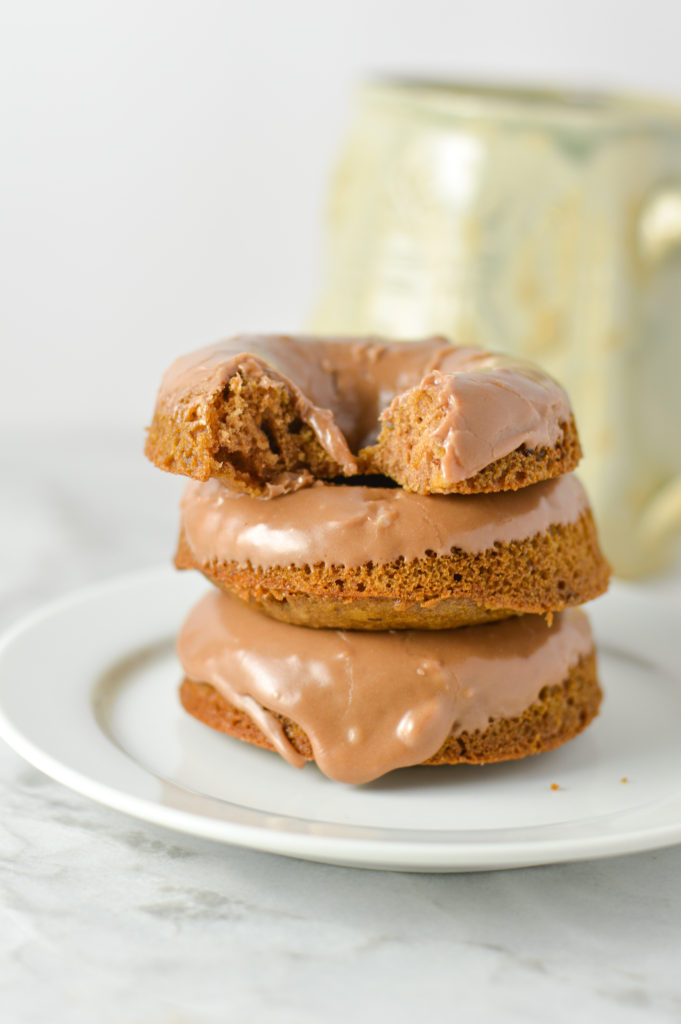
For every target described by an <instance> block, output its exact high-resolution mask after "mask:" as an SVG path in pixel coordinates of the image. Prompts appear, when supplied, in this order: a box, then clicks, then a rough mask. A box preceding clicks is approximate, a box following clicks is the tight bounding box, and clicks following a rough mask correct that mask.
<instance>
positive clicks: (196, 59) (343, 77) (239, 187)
mask: <svg viewBox="0 0 681 1024" xmlns="http://www.w3.org/2000/svg"><path fill="white" fill-rule="evenodd" d="M0 10H2V22H3V23H2V25H0V127H1V136H0V140H1V141H0V146H1V158H0V185H1V187H0V239H1V243H2V244H1V248H0V282H1V284H0V288H1V289H2V293H1V297H0V330H1V332H2V333H1V349H0V355H1V359H2V366H1V367H0V380H1V381H2V402H0V424H5V425H10V426H11V425H19V424H21V423H23V422H25V421H26V419H27V417H28V418H30V420H31V421H32V422H34V423H37V424H38V425H40V424H46V425H52V424H55V423H61V424H64V425H66V424H79V423H80V424H82V423H86V422H88V421H97V422H100V423H103V424H106V425H109V426H114V427H118V426H128V427H133V426H138V427H139V428H140V429H141V427H142V425H143V424H144V423H146V422H147V421H148V418H149V415H150V412H151V406H152V404H153V398H154V395H155V391H156V387H157V385H158V380H159V377H160V373H161V371H162V369H163V368H164V367H165V365H166V364H167V363H168V362H169V361H170V360H171V359H172V358H173V357H174V356H175V355H176V354H179V353H180V352H182V351H187V350H189V349H192V348H195V347H198V346H199V345H204V344H207V343H209V342H211V341H213V340H217V339H218V338H219V337H221V336H225V335H227V334H230V333H236V332H238V331H242V330H256V329H262V328H265V329H275V330H287V329H288V330H291V329H295V328H297V327H300V326H301V325H302V324H303V323H304V321H305V318H306V316H307V314H308V312H309V310H310V308H311V306H312V303H313V300H314V296H315V293H316V290H317V288H318V283H319V280H320V275H321V266H320V263H321V239H322V218H323V207H324V196H325V192H326V182H327V177H328V174H329V171H330V169H331V167H332V165H333V160H334V154H335V153H336V151H337V150H338V147H339V145H340V143H341V141H342V139H343V136H344V132H345V129H346V127H347V125H348V122H349V120H350V117H351V116H352V94H353V89H354V87H355V85H356V84H357V83H359V82H360V81H361V80H363V79H365V78H367V77H369V76H373V75H376V74H386V73H387V74H392V75H394V74H400V73H412V74H413V73H421V74H428V75H440V76H448V77H454V78H462V77H464V78H465V77H470V76H473V77H482V78H493V79H496V80H499V79H501V80H524V81H538V82H545V81H555V82H558V83H566V84H575V85H578V86H605V87H616V88H625V89H638V90H644V91H649V92H657V93H667V94H670V95H676V96H681V58H680V49H681V4H679V3H678V2H677V0H570V2H567V0H496V2H495V0H419V2H414V3H412V2H400V3H398V2H390V0H343V2H340V0H339V2H333V3H331V2H328V0H326V2H325V0H281V2H275V0H269V2H267V0H250V2H249V0H240V2H239V3H232V2H229V0H221V2H216V0H115V2H114V0H101V2H98V0H59V2H53V0H15V2H11V0H4V6H3V7H2V8H0Z"/></svg>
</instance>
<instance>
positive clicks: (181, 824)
mask: <svg viewBox="0 0 681 1024" xmlns="http://www.w3.org/2000/svg"><path fill="white" fill-rule="evenodd" d="M171 579H172V580H174V579H177V574H176V572H175V571H174V570H172V569H171V568H170V567H168V566H165V565H163V566H155V567H153V568H147V569H145V570H138V571H135V572H133V573H126V574H119V575H117V576H114V577H112V578H110V579H108V580H104V581H99V582H97V583H94V584H90V585H88V586H86V587H81V588H78V589H76V590H72V591H70V592H68V593H66V594H64V595H63V596H61V597H59V598H57V599H55V600H52V601H50V602H49V603H47V604H44V605H42V606H41V607H39V608H37V609H35V610H33V611H32V612H31V613H29V614H28V615H26V616H24V617H22V618H20V619H19V620H18V621H16V622H14V623H12V624H10V626H9V628H8V629H6V630H5V631H4V632H3V633H2V635H0V682H1V681H2V672H3V663H4V658H5V655H6V652H7V651H8V650H10V649H11V648H12V645H13V644H14V643H15V642H18V641H20V640H21V639H22V638H24V637H25V636H26V634H30V632H31V631H32V630H33V629H34V628H36V627H38V626H39V625H40V624H41V623H43V622H45V621H47V620H50V619H53V618H55V617H58V616H59V615H61V614H64V613H67V612H69V611H72V610H73V609H74V608H76V607H78V606H80V605H83V604H88V603H91V602H93V601H97V600H101V599H103V598H107V597H111V596H112V595H114V594H115V593H116V592H117V591H124V592H125V591H128V590H131V589H132V590H135V589H137V588H139V587H143V586H151V585H154V584H158V583H159V582H160V581H168V580H171ZM631 588H632V585H631V584H626V583H625V584H621V583H620V582H619V581H618V587H617V589H622V590H623V591H624V592H627V591H628V592H629V593H631ZM641 596H643V595H641ZM97 725H98V728H99V732H100V735H101V737H102V739H103V740H104V741H105V742H107V743H111V742H112V741H111V739H110V738H109V737H107V736H106V735H105V734H104V732H103V731H102V730H101V726H100V725H99V723H97ZM0 738H1V739H3V740H4V741H5V742H6V743H7V744H8V746H9V747H10V748H11V749H13V750H14V751H15V753H17V754H18V755H19V756H20V757H22V758H23V759H24V760H25V761H27V762H28V763H29V764H31V765H32V766H33V767H35V768H37V769H38V770H39V771H41V772H43V774H45V775H47V776H49V777H50V778H52V779H54V780H55V781H57V782H59V783H60V784H62V785H65V786H67V787H68V788H69V789H72V790H74V791H75V792H78V793H80V794H81V795H83V796H86V797H88V798H89V799H92V800H94V801H96V802H98V803H100V804H103V805H105V806H107V807H110V808H112V809H114V810H116V811H120V812H123V813H125V814H129V815H131V816H132V817H134V818H137V819H139V820H142V821H147V822H149V823H151V824H154V825H156V826H160V827H163V828H168V829H171V830H175V831H178V832H181V833H184V834H188V835H195V836H198V837H200V838H204V839H210V840H213V841H216V842H220V843H225V844H229V845H235V846H240V847H242V848H247V849H254V850H259V851H262V852H268V853H275V854H280V855H284V856H289V857H296V858H300V859H304V860H313V861H317V862H323V863H329V864H337V865H343V866H353V867H365V868H374V869H385V870H402V871H405V870H406V871H444V872H452V873H453V872H458V871H481V870H485V871H487V870H500V869H508V868H517V867H530V866H536V865H546V864H554V863H565V862H570V861H582V860H596V859H603V858H607V857H612V856H618V855H624V854H635V853H641V852H644V851H648V850H655V849H663V848H665V847H669V846H673V845H676V844H678V843H680V842H681V815H679V817H678V819H677V820H674V821H669V822H666V823H663V824H657V825H653V826H648V827H644V828H639V829H634V830H630V831H626V830H625V831H623V832H613V833H608V834H604V833H598V832H596V833H595V834H593V835H587V836H576V837H572V838H564V837H558V838H551V837H549V838H540V839H536V838H535V839H532V838H524V839H523V838H520V839H504V840H503V841H497V842H492V841H486V842H479V841H475V840H471V841H464V840H463V838H462V837H460V838H458V839H456V840H452V839H442V840H437V841H436V840H435V837H434V836H429V832H423V831H422V838H420V839H419V838H414V839H404V838H395V839H391V840H389V841H388V840H387V837H386V836H384V837H382V838H378V839H370V838H367V837H357V836H329V835H326V836H325V835H323V834H320V833H314V834H313V833H310V832H309V831H305V830H304V829H296V830H294V829H290V828H289V829H287V828H286V827H281V825H279V826H278V827H277V828H273V827H272V826H269V827H268V826H267V824H266V822H265V821H263V822H262V823H260V824H245V823H243V822H238V821H230V820H228V819H226V818H224V817H219V818H218V817H215V816H210V815H209V814H202V813H199V812H197V811H190V810H183V809H181V808H176V807H172V806H169V805H167V804H164V803H162V802H160V801H158V800H152V799H149V798H148V797H146V796H139V795H137V794H134V793H130V792H128V791H127V790H126V789H123V788H115V787H113V786H111V785H109V784H107V783H105V782H102V781H100V780H98V779H96V778H93V777H91V776H88V775H86V774H84V773H83V772H82V771H80V770H79V769H77V768H73V767H72V766H69V765H68V764H65V763H63V761H60V760H59V759H57V758H55V757H53V756H52V754H50V753H49V752H46V751H45V750H43V749H42V748H41V747H40V746H39V745H38V744H36V743H35V742H34V741H33V740H32V739H31V738H30V736H28V735H26V734H25V733H24V732H23V731H22V730H21V729H19V728H18V727H17V726H16V724H15V723H14V722H13V721H12V720H11V718H10V717H9V716H8V714H7V712H6V709H5V707H4V702H3V700H2V694H1V693H0ZM118 749H119V750H120V751H121V755H122V756H124V757H127V758H128V759H129V760H130V761H131V763H133V764H135V765H136V767H137V768H139V770H140V771H142V772H143V773H144V774H146V775H148V776H149V777H151V778H154V779H160V778H161V777H160V776H158V775H156V774H155V773H154V772H153V771H152V770H151V769H149V768H147V767H146V766H144V765H142V764H139V763H138V762H136V761H134V760H133V759H132V758H131V757H130V755H128V754H127V753H126V752H125V751H124V750H122V749H121V748H118ZM162 781H163V782H164V784H165V785H171V786H174V788H175V789H177V790H178V791H181V792H182V793H185V794H190V795H191V796H192V797H198V798H200V799H203V800H205V801H209V802H210V801H214V800H216V798H214V797H212V796H209V795H203V794H194V793H192V791H191V790H189V789H185V788H184V787H182V786H180V785H178V784H177V783H173V782H172V780H168V779H163V780H162ZM669 802H671V800H666V801H663V803H669ZM220 804H221V805H222V806H224V807H226V808H229V807H230V806H232V807H238V806H239V805H237V804H233V803H232V804H230V803H229V802H228V801H220ZM247 809H248V810H253V813H256V814H260V815H261V817H262V818H263V819H267V818H268V817H269V818H272V815H271V814H270V813H268V812H265V811H260V810H258V809H251V808H247ZM621 813H622V814H623V815H625V814H626V813H627V812H626V811H623V812H621ZM282 820H289V821H291V822H298V823H305V822H306V819H304V818H301V817H296V816H291V815H280V816H278V817H277V821H278V822H280V823H281V822H282ZM323 824H324V823H321V826H320V827H323ZM327 824H329V825H330V824H331V823H327ZM347 827H348V828H349V829H351V828H352V827H353V826H352V825H349V826H347ZM357 827H358V828H359V827H360V826H357ZM361 827H362V828H365V827H366V826H361ZM544 827H546V826H539V828H544ZM519 830H520V827H519V828H518V829H516V830H515V831H519ZM381 831H385V832H389V831H390V829H389V828H383V827H381ZM395 831H400V830H395ZM414 831H415V833H417V834H418V832H419V830H414ZM500 831H501V830H500ZM503 831H505V832H513V831H514V829H513V828H512V827H511V828H508V829H504V830H503Z"/></svg>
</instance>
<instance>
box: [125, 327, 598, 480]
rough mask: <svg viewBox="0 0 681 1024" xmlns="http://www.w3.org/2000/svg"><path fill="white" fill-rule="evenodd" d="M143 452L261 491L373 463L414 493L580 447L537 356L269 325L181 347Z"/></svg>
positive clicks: (548, 469)
mask: <svg viewBox="0 0 681 1024" xmlns="http://www.w3.org/2000/svg"><path fill="white" fill-rule="evenodd" d="M145 451H146V454H147V456H148V457H149V458H150V459H151V461H152V462H154V463H155V464H156V465H157V466H159V467H160V468H161V469H164V470H168V471H169V472H172V473H179V474H182V475H185V476H189V477H193V478H194V479H196V480H202V481H205V480H208V479H217V480H220V481H222V482H224V483H226V484H228V485H229V486H230V487H232V488H233V489H234V488H236V489H239V490H242V491H244V492H246V493H248V494H252V495H257V496H262V497H271V496H273V495H276V494H281V493H285V492H288V491H294V490H297V489H300V488H301V487H305V486H308V485H310V484H311V483H312V482H313V481H314V480H330V479H333V478H335V477H354V476H358V475H371V474H382V475H383V476H386V477H388V478H389V479H391V480H393V481H395V482H396V483H398V484H399V485H400V486H401V487H403V488H405V489H406V490H409V491H413V492H415V493H418V494H452V493H466V494H472V493H479V492H494V491H506V490H517V489H519V488H522V487H526V486H528V485H531V484H533V483H537V482H539V481H542V480H548V479H552V478H554V477H557V476H560V475H562V474H564V473H567V472H569V471H570V470H572V469H574V467H575V466H576V465H577V463H578V461H579V458H580V455H581V450H580V446H579V439H578V436H577V431H576V428H575V423H574V419H573V416H572V412H571V409H570V404H569V402H568V399H567V396H566V394H565V392H564V391H563V389H562V388H561V387H560V386H559V385H558V384H557V383H556V382H555V381H554V380H553V379H552V378H551V377H549V376H548V375H547V374H545V373H543V372H541V371H540V370H539V369H537V368H536V367H534V366H532V365H531V364H528V363H524V362H521V361H520V360H518V359H514V358H510V357H508V356H504V355H494V354H490V353H487V352H482V351H480V350H478V349H472V348H457V347H455V346H453V345H451V344H449V343H448V342H447V341H446V340H445V339H444V338H429V339H426V340H424V341H415V342H389V341H384V340H381V339H378V338H363V339H358V338H346V339H343V338H333V339H328V338H327V339H319V338H304V337H289V336H274V335H270V336H267V335H266V336H257V335H241V336H238V337H236V338H233V339H231V340H229V341H225V342H222V343H220V344H218V345H213V346H211V347H209V348H204V349H201V350H199V351H198V352H194V353H192V354H190V355H187V356H183V357H181V358H180V359H178V360H176V362H175V363H173V365H172V366H171V367H170V369H169V370H168V371H167V372H166V374H165V376H164V378H163V381H162V384H161V389H160V391H159V395H158V399H157V402H156V407H155V411H154V415H153V419H152V422H151V426H150V427H149V431H148V434H147V442H146V447H145Z"/></svg>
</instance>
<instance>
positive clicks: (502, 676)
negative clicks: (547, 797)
mask: <svg viewBox="0 0 681 1024" xmlns="http://www.w3.org/2000/svg"><path fill="white" fill-rule="evenodd" d="M592 650H593V640H592V636H591V630H590V627H589V622H588V619H587V618H586V616H585V615H584V613H583V612H581V611H579V610H576V609H570V610H568V611H565V612H561V613H560V614H559V615H556V617H555V619H554V622H553V626H552V627H548V626H547V624H546V622H545V621H544V619H542V618H539V617H538V616H525V617H523V618H519V619H508V620H506V621H504V622H501V623H494V624H491V625H485V626H472V627H467V628H465V629H456V630H442V631H439V632H436V633H428V634H424V633H422V632H419V631H411V630H410V631H404V632H400V633H358V632H345V631H341V630H312V629H301V628H300V627H297V626H290V625H287V624H285V623H282V622H275V621H271V620H267V621H265V620H263V617H262V615H261V614H260V613H259V612H257V611H253V610H252V609H250V608H249V607H248V606H247V605H245V604H243V603H242V602H240V601H238V600H236V599H234V598H231V597H228V596H227V595H225V594H220V593H216V592H213V593H210V594H207V595H206V596H205V597H204V598H202V600H201V601H200V602H199V603H198V604H197V605H196V606H195V608H194V609H193V610H192V611H191V612H190V614H189V617H188V618H187V620H186V622H185V624H184V626H183V627H182V630H181V632H180V635H179V639H178V654H179V658H180V661H181V663H182V666H183V668H184V670H185V673H186V674H187V676H188V677H189V678H190V679H193V680H196V681H198V682H207V683H210V684H211V685H212V686H213V687H214V688H215V689H216V690H217V691H218V692H219V693H220V694H222V696H223V697H224V698H225V699H226V700H227V701H229V703H231V704H233V705H234V706H235V707H237V708H239V709H240V710H242V711H244V712H245V713H246V714H247V715H249V716H250V717H251V718H252V720H253V721H254V722H255V723H256V725H257V726H258V727H259V728H260V729H261V730H262V732H263V733H264V734H265V735H266V736H267V738H268V739H269V740H270V742H271V743H272V745H273V746H274V748H275V749H276V750H277V751H278V752H279V753H280V754H281V755H282V757H284V758H285V759H286V760H287V761H289V762H290V763H291V764H293V765H295V766H297V767H302V765H303V763H304V759H303V758H302V756H301V755H300V754H299V753H298V752H297V751H296V750H295V749H294V748H293V746H292V745H291V743H290V742H289V740H288V738H287V737H286V735H285V733H284V730H283V728H282V726H281V722H280V721H279V719H277V718H276V717H275V715H273V714H272V712H277V713H279V714H281V715H284V716H286V717H287V718H290V719H292V720H293V721H295V722H297V723H298V724H299V725H300V726H301V727H302V728H303V729H304V731H305V732H306V733H307V735H308V737H309V739H310V742H311V745H312V749H313V753H314V758H315V761H316V762H317V764H318V766H319V768H320V769H321V771H322V772H324V774H325V775H327V776H328V777H329V778H331V779H335V780H337V781H340V782H347V783H355V784H359V783H364V782H370V781H371V780H372V779H376V778H378V777H379V776H381V775H384V774H385V773H386V772H389V771H392V770H393V769H395V768H400V767H405V766H407V765H414V764H419V763H421V762H422V761H425V760H427V759H428V758H429V757H432V756H433V755H434V754H435V753H436V752H437V751H438V750H439V748H440V747H441V746H442V744H443V742H444V740H445V739H446V737H447V736H448V735H449V733H450V732H453V733H454V734H456V735H458V734H460V733H463V732H473V731H475V730H477V729H480V730H484V729H485V728H486V727H487V725H488V724H489V721H490V719H499V718H513V717H516V716H518V715H520V714H522V712H523V711H525V710H526V709H527V708H528V707H529V706H530V705H531V704H533V703H534V702H535V701H536V699H537V698H538V696H539V694H540V691H541V690H542V689H543V687H545V686H549V687H550V686H554V685H559V684H561V683H562V682H563V681H564V680H565V679H566V678H567V676H568V674H569V671H570V669H571V668H572V667H573V666H575V665H576V664H577V662H578V661H579V659H580V658H581V657H583V656H586V655H588V654H590V653H591V652H592Z"/></svg>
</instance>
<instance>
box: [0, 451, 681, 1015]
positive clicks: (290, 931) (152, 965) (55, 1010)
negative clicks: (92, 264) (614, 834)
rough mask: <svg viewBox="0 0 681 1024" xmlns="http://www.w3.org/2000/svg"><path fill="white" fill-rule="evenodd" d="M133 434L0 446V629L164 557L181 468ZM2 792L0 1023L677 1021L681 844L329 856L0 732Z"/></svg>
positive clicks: (675, 587) (680, 1008) (673, 587)
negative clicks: (158, 803) (143, 808)
mask: <svg viewBox="0 0 681 1024" xmlns="http://www.w3.org/2000/svg"><path fill="white" fill-rule="evenodd" d="M139 447H140V438H139V436H138V435H134V434H132V433H125V432H119V433H114V432H110V433H105V432H101V431H100V432H94V433H88V434H87V435H85V434H83V432H79V433H76V432H70V433H69V432H66V431H62V432H57V434H56V435H54V436H51V437H50V438H49V447H46V445H45V439H44V437H43V436H40V435H38V434H36V435H35V436H31V435H30V434H28V435H24V436H23V437H22V438H21V439H20V440H19V441H18V442H17V444H16V445H15V446H14V447H13V449H12V450H11V451H6V450H5V451H4V452H3V454H2V456H1V460H2V481H3V484H2V488H1V489H0V526H1V527H2V528H1V529H0V548H1V564H2V575H1V577H0V628H4V627H5V626H7V625H9V624H10V623H11V622H13V621H14V620H16V619H17V618H18V617H20V616H21V615H22V614H25V613H26V612H28V611H30V610H32V609H33V608H35V607H37V606H38V605H39V604H41V603H43V602H44V601H46V600H49V599H51V598H53V597H56V596H58V595H60V594H62V593H64V592H66V591H68V590H71V589H74V588H76V587H79V586H81V585H84V584H86V583H89V582H92V581H95V580H99V579H104V578H106V577H110V576H113V575H115V574H117V573H120V572H126V571H129V570H133V569H139V568H141V567H144V566H148V565H155V564H159V563H161V562H163V561H166V560H167V559H168V553H169V551H171V550H172V546H173V542H174V533H175V527H176V499H177V497H178V496H179V492H180V490H181V486H182V485H181V482H180V481H178V480H176V479H173V478H171V477H167V476H165V475H163V474H160V473H157V472H154V471H153V470H152V469H151V467H149V466H148V465H147V464H146V463H145V461H144V460H143V459H142V458H141V456H140V455H139ZM55 452H56V453H57V454H56V455H55V454H54V453H55ZM661 586H662V587H664V586H666V587H668V588H669V592H670V593H674V594H678V591H679V584H678V582H676V581H671V582H668V583H667V584H661ZM0 800H1V802H2V818H1V821H0V915H1V916H0V1007H1V1008H2V1009H1V1010H0V1017H1V1019H2V1020H3V1022H6V1024H34V1022H35V1024H43V1022H45V1021H48V1020H49V1021H50V1022H51V1024H62V1022H63V1024H81V1022H82V1024H86V1022H87V1024H91V1022H92V1021H97V1022H98V1024H109V1022H110V1024H120V1022H126V1024H127V1022H131V1024H132V1022H134V1024H138V1022H139V1024H142V1022H144V1024H204V1022H205V1024H212V1022H216V1024H217V1022H223V1021H230V1022H241V1021H244V1022H246V1021H249V1022H250V1021H254V1020H275V1021H282V1022H289V1021H290V1022H291V1024H293V1022H296V1024H301V1022H308V1021H310V1022H313V1021H314V1022H331V1024H333V1022H336V1021H339V1022H340V1021H347V1020H349V1019H353V1020H360V1021H364V1020H366V1021H376V1020H383V1019H389V1020H391V1021H393V1022H401V1021H405V1022H406V1021H413V1020H414V1019H416V1018H426V1017H428V1018H433V1019H453V1018H455V1017H456V1016H458V1015H460V1014H464V1015H468V1016H469V1017H471V1019H472V1020H490V1021H495V1022H496V1021H519V1022H520V1021H523V1022H534V1021H536V1022H541V1024H545V1022H546V1021H547V1020H551V1021H552V1022H563V1021H565V1022H567V1021H573V1020H576V1019H580V1020H585V1021H598V1022H599V1024H601V1022H609V1021H617V1022H620V1021H621V1022H630V1021H631V1022H639V1021H640V1022H646V1024H650V1022H657V1021H670V1022H671V1021H674V1022H677V1021H678V1020H679V1019H681V978H680V977H679V972H678V952H679V940H680V938H681V886H679V882H678V879H679V877H681V847H675V848H671V849H667V850H662V851H659V852H654V853H645V854H639V855H636V856H629V857H619V858H615V859H611V860H604V861H596V862H592V863H580V864H573V865H557V866H550V867H543V868H532V869H526V870H516V871H503V872H495V873H489V874H469V875H408V874H400V873H389V872H385V873H384V872H371V871H359V870H352V869H345V868H335V867H327V866H324V865H317V864H311V863H305V862H302V861H295V860H290V859H287V858H283V857H275V856H271V855H268V854H260V853H253V852H249V851H247V850H241V849H236V848H230V847H225V846H220V845H217V844H213V843H211V842H208V841H204V840H200V839H195V838H191V837H187V836H185V835H180V834H176V833H173V832H168V831H165V830H162V829H160V828H156V827H154V826H152V825H147V824H144V823H142V822H140V821H137V820H134V819H132V818H129V817H127V816H125V815H123V814H120V813H117V812H114V811H112V810H108V809H107V808H105V807H101V806H99V805H97V804H95V803H92V802H91V801H89V800H87V799H86V798H85V797H81V796H79V795H78V794H76V793H73V792H71V791H70V790H67V789H65V788H64V787H62V786H60V785H58V784H57V783H55V782H52V781H51V780H50V779H48V778H46V777H45V776H43V775H41V774H40V773H39V772H37V771H35V770H34V769H33V768H31V767H29V766H28V765H27V764H26V763H24V762H23V761H22V760H21V759H20V758H19V757H17V756H16V755H15V754H14V753H13V752H11V751H10V750H9V749H8V748H7V747H6V746H5V745H4V744H2V743H1V742H0ZM471 1015H472V1016H471Z"/></svg>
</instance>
